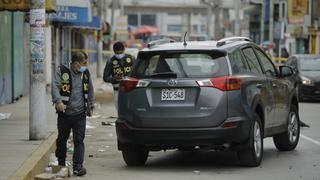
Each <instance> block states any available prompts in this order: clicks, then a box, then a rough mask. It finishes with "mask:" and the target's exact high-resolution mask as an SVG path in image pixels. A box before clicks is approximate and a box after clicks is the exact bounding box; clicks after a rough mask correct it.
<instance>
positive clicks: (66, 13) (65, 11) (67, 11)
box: [49, 6, 90, 23]
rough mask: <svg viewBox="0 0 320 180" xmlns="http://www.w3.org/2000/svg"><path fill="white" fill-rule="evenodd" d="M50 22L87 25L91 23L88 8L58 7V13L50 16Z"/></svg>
mask: <svg viewBox="0 0 320 180" xmlns="http://www.w3.org/2000/svg"><path fill="white" fill-rule="evenodd" d="M49 19H50V21H54V22H68V23H85V22H88V21H89V19H90V18H89V12H88V7H73V6H57V12H56V13H52V14H50V15H49Z"/></svg>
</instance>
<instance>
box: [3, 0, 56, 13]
mask: <svg viewBox="0 0 320 180" xmlns="http://www.w3.org/2000/svg"><path fill="white" fill-rule="evenodd" d="M30 2H31V0H0V11H2V10H8V11H29V10H30V4H31V3H30ZM46 11H47V12H52V11H55V0H46Z"/></svg>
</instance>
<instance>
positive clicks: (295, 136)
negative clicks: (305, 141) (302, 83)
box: [273, 105, 300, 151]
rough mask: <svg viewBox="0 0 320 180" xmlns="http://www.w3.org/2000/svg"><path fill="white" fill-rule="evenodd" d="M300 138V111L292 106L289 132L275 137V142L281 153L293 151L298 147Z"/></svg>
mask: <svg viewBox="0 0 320 180" xmlns="http://www.w3.org/2000/svg"><path fill="white" fill-rule="evenodd" d="M299 137H300V119H299V114H298V109H297V107H296V106H294V105H291V108H290V112H289V116H288V127H287V131H286V132H284V133H281V134H278V135H275V136H273V142H274V144H275V146H276V147H277V149H278V150H279V151H291V150H293V149H295V148H296V147H297V145H298V142H299Z"/></svg>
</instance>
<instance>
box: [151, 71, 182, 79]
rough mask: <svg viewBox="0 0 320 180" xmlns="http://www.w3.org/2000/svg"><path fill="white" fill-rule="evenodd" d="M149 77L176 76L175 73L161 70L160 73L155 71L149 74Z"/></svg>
mask: <svg viewBox="0 0 320 180" xmlns="http://www.w3.org/2000/svg"><path fill="white" fill-rule="evenodd" d="M149 77H151V78H177V73H174V72H162V73H155V74H152V75H150V76H149Z"/></svg>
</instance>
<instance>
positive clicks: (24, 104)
mask: <svg viewBox="0 0 320 180" xmlns="http://www.w3.org/2000/svg"><path fill="white" fill-rule="evenodd" d="M50 101H51V100H50V95H47V102H48V103H47V114H48V116H47V117H48V119H47V122H48V127H47V132H48V134H47V136H48V137H49V135H51V134H52V133H53V132H54V131H55V129H56V114H55V112H54V109H53V107H52V106H51V103H50ZM0 113H11V117H10V118H9V119H6V120H0V164H1V166H0V180H2V179H8V178H9V177H10V176H12V175H13V174H14V173H15V172H16V171H17V170H18V169H19V168H20V167H21V166H22V164H23V163H24V162H25V161H26V160H27V159H28V158H29V157H30V155H31V154H32V153H33V152H34V151H35V150H36V149H38V148H39V147H40V145H41V144H42V143H43V142H44V140H42V141H30V140H29V98H28V97H23V98H21V99H20V100H19V101H17V102H16V103H13V104H8V105H2V106H0Z"/></svg>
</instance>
